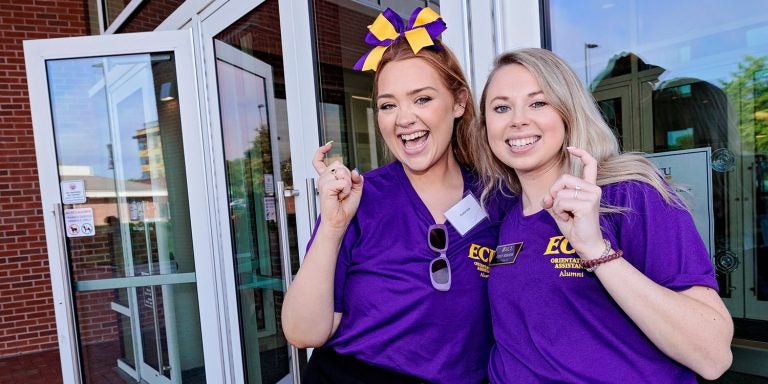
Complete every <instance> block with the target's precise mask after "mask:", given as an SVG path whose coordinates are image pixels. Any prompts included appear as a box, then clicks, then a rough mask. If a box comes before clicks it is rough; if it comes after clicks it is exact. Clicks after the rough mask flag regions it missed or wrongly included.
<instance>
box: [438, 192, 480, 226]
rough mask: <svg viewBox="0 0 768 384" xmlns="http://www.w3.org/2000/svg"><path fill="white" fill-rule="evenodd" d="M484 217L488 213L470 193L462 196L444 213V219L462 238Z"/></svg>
mask: <svg viewBox="0 0 768 384" xmlns="http://www.w3.org/2000/svg"><path fill="white" fill-rule="evenodd" d="M486 217H488V213H487V212H485V209H483V207H481V206H480V203H479V202H478V201H477V199H476V198H475V196H474V195H473V194H472V193H469V194H468V195H466V196H464V198H463V199H461V201H459V202H458V203H456V205H454V206H453V207H451V209H449V210H447V211H445V218H446V219H448V221H450V222H451V225H453V227H454V228H456V230H457V231H459V233H460V234H461V235H462V236H464V234H465V233H467V232H469V231H470V230H471V229H472V228H474V227H475V225H477V224H478V223H479V222H481V221H483V219H485V218H486Z"/></svg>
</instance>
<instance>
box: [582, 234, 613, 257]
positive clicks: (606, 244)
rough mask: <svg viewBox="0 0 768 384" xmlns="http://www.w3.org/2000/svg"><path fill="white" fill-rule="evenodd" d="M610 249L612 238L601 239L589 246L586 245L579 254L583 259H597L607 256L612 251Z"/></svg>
mask: <svg viewBox="0 0 768 384" xmlns="http://www.w3.org/2000/svg"><path fill="white" fill-rule="evenodd" d="M610 250H611V242H610V240H608V239H600V242H599V243H596V244H593V245H591V246H589V247H584V249H582V250H580V251H579V252H578V255H579V257H580V258H581V260H582V261H586V260H595V259H599V258H601V257H604V256H606V255H607V254H608V252H610Z"/></svg>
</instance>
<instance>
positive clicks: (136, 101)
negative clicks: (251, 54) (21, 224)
mask: <svg viewBox="0 0 768 384" xmlns="http://www.w3.org/2000/svg"><path fill="white" fill-rule="evenodd" d="M46 66H47V70H48V79H49V94H50V98H51V108H52V113H53V125H54V137H55V141H56V155H57V161H58V164H59V177H60V180H61V185H62V202H63V203H64V219H65V220H64V221H65V223H64V224H65V225H64V228H65V230H66V239H67V251H68V259H69V263H70V274H71V278H72V284H73V286H74V287H75V291H76V295H75V296H76V297H75V305H76V308H77V311H78V313H77V322H78V329H79V330H80V336H81V337H80V340H79V341H80V348H81V351H82V354H83V356H84V359H83V366H84V367H86V369H85V372H84V376H85V378H86V381H87V382H104V380H102V376H100V375H102V372H106V371H114V368H115V367H118V368H120V369H121V370H122V371H123V372H124V373H126V374H128V375H130V376H132V379H131V380H133V379H141V380H144V381H146V382H149V383H163V382H165V381H163V380H166V381H167V382H170V381H173V382H181V381H180V380H181V377H182V375H183V373H184V372H190V371H195V370H202V369H203V368H202V367H203V354H202V342H201V333H200V322H199V314H198V309H197V308H198V303H197V287H196V284H194V283H191V284H176V285H162V287H160V286H154V285H146V286H142V285H144V284H141V283H140V279H147V278H156V280H154V283H153V284H157V283H158V282H160V283H161V284H163V282H166V281H167V282H169V283H171V282H181V281H184V282H188V281H194V272H195V267H194V254H193V250H192V237H191V223H190V219H189V202H188V198H187V182H186V172H185V166H184V151H183V145H182V140H181V120H180V111H179V104H178V101H177V100H176V91H175V83H176V81H177V79H176V72H175V70H176V69H175V68H176V66H175V62H174V55H173V53H172V52H167V53H155V54H134V55H121V56H109V57H91V58H78V59H66V60H51V61H48V62H47V63H46ZM115 278H128V281H129V282H128V285H132V287H130V288H124V287H125V280H113V279H115ZM120 284H123V285H122V286H121V285H120ZM104 287H114V288H115V289H104ZM134 287H135V288H134ZM177 318H179V319H183V320H184V321H183V322H180V323H178V324H177V323H176V319H177ZM101 346H104V347H105V348H106V351H105V352H103V353H102V352H101V349H100V348H101ZM94 348H95V349H94ZM94 350H98V351H99V352H95V353H93V352H92V351H94ZM108 351H112V353H108ZM104 374H105V375H106V373H104ZM197 382H199V381H197Z"/></svg>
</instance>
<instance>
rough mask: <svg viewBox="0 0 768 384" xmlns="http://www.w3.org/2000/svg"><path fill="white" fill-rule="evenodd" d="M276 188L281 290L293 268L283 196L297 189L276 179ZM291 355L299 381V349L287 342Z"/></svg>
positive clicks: (293, 369) (287, 281)
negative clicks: (287, 186) (281, 265)
mask: <svg viewBox="0 0 768 384" xmlns="http://www.w3.org/2000/svg"><path fill="white" fill-rule="evenodd" d="M275 186H276V188H277V196H278V199H277V231H278V233H279V235H280V258H281V259H282V264H283V292H285V291H288V286H290V285H291V282H293V270H292V268H291V245H290V243H289V242H288V211H287V210H286V204H285V198H286V197H291V196H297V195H298V194H299V191H296V190H294V189H286V188H285V183H284V182H282V181H278V182H276V183H275ZM288 347H289V351H290V356H291V375H292V376H293V383H294V384H298V383H300V382H301V376H300V373H299V369H300V365H299V349H298V348H296V346H294V345H293V344H290V343H289V344H288Z"/></svg>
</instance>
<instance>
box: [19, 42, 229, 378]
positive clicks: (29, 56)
mask: <svg viewBox="0 0 768 384" xmlns="http://www.w3.org/2000/svg"><path fill="white" fill-rule="evenodd" d="M192 40H193V37H192V33H191V31H190V30H182V31H170V32H162V33H157V32H149V33H136V34H126V35H105V36H85V37H72V38H61V39H47V40H34V41H25V42H24V51H25V59H26V69H27V79H28V85H29V96H30V102H31V107H32V124H33V128H34V135H35V149H36V154H37V163H38V165H39V168H38V171H39V177H40V190H41V195H42V205H43V211H44V223H45V231H46V234H48V236H46V241H47V247H48V250H49V263H50V268H51V285H52V290H53V297H54V309H55V316H56V327H57V335H58V340H59V348H60V351H62V353H61V354H60V356H61V363H62V375H63V378H64V380H65V382H80V381H81V380H82V377H81V375H80V365H79V353H78V348H77V345H78V340H77V330H76V329H75V322H74V313H73V307H72V304H73V302H72V292H71V290H70V283H69V271H68V263H67V259H66V257H67V255H66V250H65V249H64V247H65V245H64V244H65V239H64V237H63V234H62V231H61V229H60V226H61V223H62V218H61V213H60V210H61V209H60V207H61V197H60V193H59V183H58V180H59V179H58V177H59V176H58V166H57V160H56V150H55V142H54V135H53V134H54V131H53V128H54V127H53V124H52V111H51V109H50V104H49V102H48V100H49V99H48V97H49V96H48V85H47V76H46V66H45V64H46V60H49V59H71V58H78V57H88V56H94V55H97V56H104V55H120V54H130V53H148V52H167V51H173V52H174V54H175V57H176V73H177V76H178V79H179V80H181V81H178V84H177V87H178V88H177V89H178V102H179V107H180V110H181V111H182V113H181V116H180V117H181V124H182V137H183V139H182V140H183V146H184V157H185V170H186V173H187V180H188V186H189V187H188V189H187V193H188V196H189V207H190V209H189V215H190V221H191V223H192V225H191V231H192V234H191V235H192V236H191V238H192V239H193V250H194V253H195V254H196V255H198V257H195V269H196V271H198V272H197V275H196V280H197V283H198V285H199V286H207V285H208V284H211V283H210V280H211V276H210V275H211V274H209V273H205V271H212V270H213V259H212V258H209V257H205V255H210V254H212V252H211V251H212V250H211V243H212V242H211V233H210V231H209V226H208V225H207V223H209V222H210V219H209V217H208V212H207V211H206V210H203V209H192V208H194V207H201V206H207V204H208V198H207V196H206V194H205V190H204V189H200V188H197V186H199V185H203V184H204V182H205V180H204V178H203V177H202V176H201V175H200V172H199V170H200V169H203V167H204V162H203V159H204V156H203V146H202V141H201V137H200V135H199V133H198V132H199V127H200V118H199V109H198V107H197V104H196V102H195V99H196V95H197V86H196V83H195V81H194V78H195V68H194V56H193V50H192V46H193V44H192ZM185 79H187V80H188V81H184V80H185ZM54 234H56V235H54ZM197 296H198V300H199V304H200V308H210V307H213V306H214V305H215V303H216V295H215V291H214V290H208V289H198V290H197ZM200 324H201V328H202V329H203V330H206V329H218V328H220V327H219V324H218V322H217V321H216V317H214V316H200ZM208 334H209V333H208V332H205V331H203V332H202V339H203V340H202V341H203V353H204V359H205V361H206V376H207V380H208V381H209V382H217V381H218V378H217V373H218V372H220V371H221V364H220V359H219V356H218V353H217V352H216V351H217V350H218V349H221V345H220V344H221V343H220V342H219V340H218V339H216V338H212V337H210V336H208Z"/></svg>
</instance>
